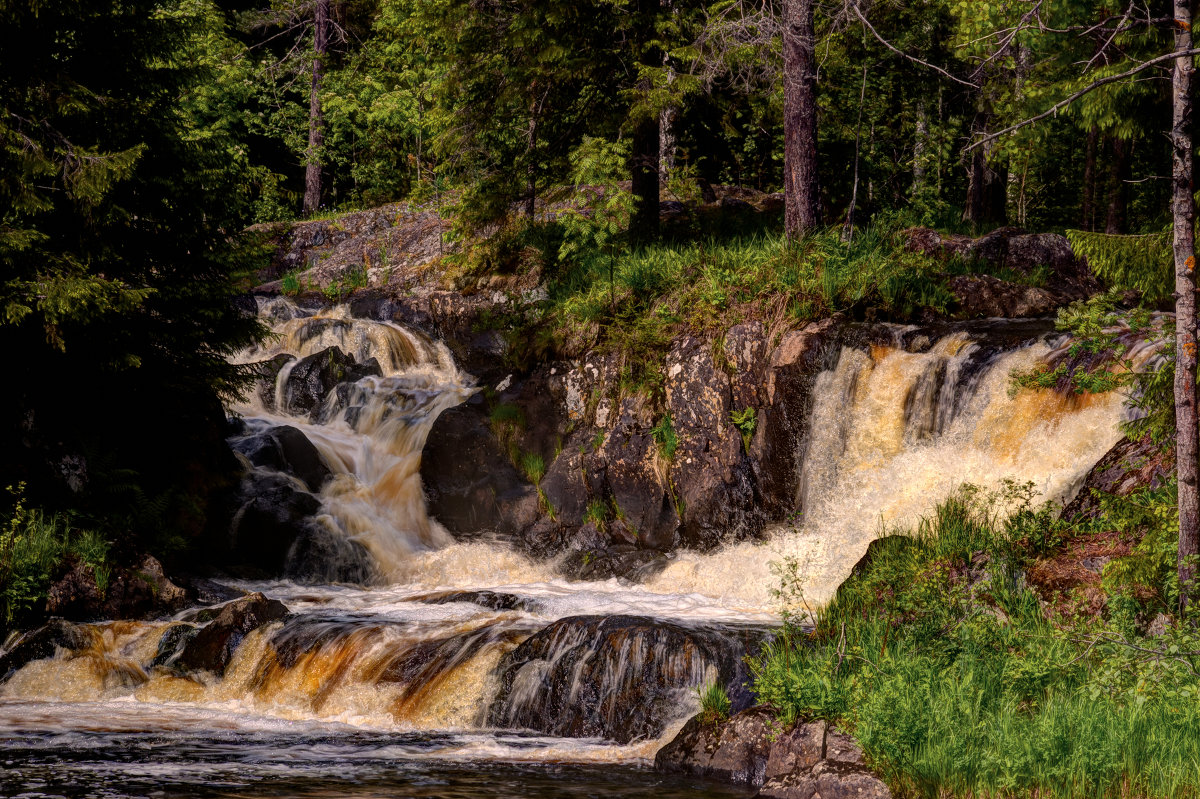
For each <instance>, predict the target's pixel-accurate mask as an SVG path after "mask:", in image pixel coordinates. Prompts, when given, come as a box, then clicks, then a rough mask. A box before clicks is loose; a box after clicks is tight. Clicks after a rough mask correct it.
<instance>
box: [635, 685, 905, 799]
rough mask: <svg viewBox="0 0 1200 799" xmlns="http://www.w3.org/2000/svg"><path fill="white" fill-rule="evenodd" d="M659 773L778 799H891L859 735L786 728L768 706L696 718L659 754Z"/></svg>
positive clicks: (821, 726)
mask: <svg viewBox="0 0 1200 799" xmlns="http://www.w3.org/2000/svg"><path fill="white" fill-rule="evenodd" d="M654 767H655V769H656V770H658V771H664V772H668V773H675V774H690V775H694V776H703V777H710V778H713V779H719V780H723V781H726V782H731V783H734V784H738V785H746V786H750V787H754V788H759V793H758V794H757V795H758V796H760V797H770V798H771V799H818V798H819V799H825V798H826V797H856V798H857V799H885V798H887V799H890V797H891V793H890V791H889V790H888V788H887V786H886V785H885V784H884V783H883V782H882V781H880V780H879V778H878V777H876V776H875V775H874V774H873V773H872V772H871V771H870V770H869V769H868V768H866V766H865V765H864V758H863V754H862V750H861V749H860V748H859V747H858V745H857V744H856V743H855V742H854V739H853V738H851V737H850V736H848V735H846V734H845V733H844V732H842V731H841V730H839V729H838V728H837V727H834V726H832V725H830V724H828V723H826V722H824V721H813V722H806V723H800V724H796V725H794V726H793V727H791V728H790V729H787V728H784V727H781V726H780V725H779V723H778V721H777V720H776V719H775V718H774V714H773V713H772V712H770V711H769V710H767V709H765V708H750V709H748V710H745V711H742V712H741V713H735V714H734V715H733V716H732V717H730V718H728V719H726V720H724V721H720V722H717V723H713V724H706V723H703V722H701V720H700V717H699V716H697V717H695V718H693V719H691V720H690V721H688V723H687V724H686V725H684V727H683V729H682V730H681V731H680V732H679V734H678V735H677V736H676V737H675V738H674V739H673V740H671V741H670V742H669V743H668V744H667V745H666V746H664V747H663V748H662V749H660V750H659V752H658V755H657V756H656V757H655V759H654Z"/></svg>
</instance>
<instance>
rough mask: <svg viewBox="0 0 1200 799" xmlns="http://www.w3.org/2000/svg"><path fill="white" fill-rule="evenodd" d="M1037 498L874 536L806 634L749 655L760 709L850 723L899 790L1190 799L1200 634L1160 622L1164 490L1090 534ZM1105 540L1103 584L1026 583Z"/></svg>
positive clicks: (1172, 516)
mask: <svg viewBox="0 0 1200 799" xmlns="http://www.w3.org/2000/svg"><path fill="white" fill-rule="evenodd" d="M1030 495H1031V492H1030V491H1029V488H1028V487H1025V486H1020V485H1015V484H1014V485H1010V486H1009V487H1008V488H1007V490H1005V491H1003V492H1000V493H999V494H991V495H989V494H985V493H983V492H980V491H978V490H976V489H973V488H970V487H966V488H964V489H963V490H962V491H960V492H959V493H958V494H957V495H955V496H953V497H951V498H950V499H948V500H946V501H945V502H943V503H942V504H941V505H939V506H938V508H937V509H936V511H935V512H934V513H933V514H932V515H931V516H930V517H929V518H927V519H926V520H924V521H922V522H921V524H920V525H919V527H918V529H917V530H915V531H913V533H912V535H910V536H899V535H897V536H888V537H885V538H883V539H881V540H880V541H878V542H876V543H875V544H873V545H872V549H871V551H870V553H869V557H868V559H867V561H866V562H865V564H860V568H859V570H857V572H856V573H855V574H854V575H853V576H852V577H851V578H850V579H849V580H848V581H847V582H846V583H845V584H844V585H843V586H842V588H841V589H840V590H839V591H838V594H837V596H836V598H835V599H834V600H833V602H832V603H831V604H830V605H829V606H827V607H826V608H824V609H823V610H821V611H820V612H818V613H817V619H816V629H815V632H813V633H812V634H811V635H806V634H804V633H803V632H802V631H801V630H800V629H799V628H798V627H796V626H789V627H787V628H786V631H785V633H784V634H783V635H781V636H780V638H779V639H778V640H777V641H776V642H775V643H774V644H773V645H771V646H770V647H769V648H768V649H766V650H765V651H764V652H763V653H762V654H761V656H760V657H759V658H758V659H756V660H755V661H754V662H753V663H752V670H753V672H754V674H755V678H756V691H757V692H758V694H759V697H760V699H761V701H763V702H764V703H766V704H769V705H772V706H774V707H775V708H777V709H778V711H779V713H780V715H781V716H782V717H783V718H784V720H785V721H790V720H792V719H795V718H803V717H822V718H830V719H839V720H841V722H842V723H843V724H845V725H846V726H848V727H849V728H851V729H852V730H853V731H854V733H855V735H856V736H857V738H858V740H859V741H860V743H861V744H862V745H863V748H864V750H865V751H866V753H867V755H868V757H869V759H870V760H871V762H872V763H873V765H874V766H875V767H876V768H877V769H878V770H879V771H880V773H881V774H882V775H883V776H884V778H885V779H887V780H888V782H889V783H890V784H891V786H892V787H893V789H894V790H895V792H896V794H897V795H898V796H919V797H943V796H972V797H985V796H986V797H1010V796H1012V797H1016V796H1038V797H1080V798H1082V797H1089V798H1090V797H1142V796H1153V797H1180V796H1183V797H1191V796H1200V703H1197V701H1196V700H1197V688H1198V684H1200V674H1198V670H1200V633H1198V632H1197V631H1196V626H1195V624H1193V623H1192V622H1193V621H1195V620H1185V622H1184V623H1179V622H1178V621H1176V622H1174V623H1172V622H1171V621H1170V620H1168V619H1166V617H1165V616H1164V615H1161V614H1163V612H1164V611H1166V609H1167V608H1169V607H1171V606H1172V604H1173V602H1174V601H1175V599H1176V597H1177V591H1178V587H1177V585H1175V584H1174V583H1173V581H1174V577H1173V571H1174V570H1173V568H1172V567H1173V565H1174V561H1175V545H1174V540H1173V536H1175V535H1176V534H1177V518H1178V517H1177V513H1176V509H1175V494H1174V487H1173V486H1167V487H1165V488H1161V489H1158V490H1156V491H1143V492H1140V493H1139V494H1136V495H1134V496H1133V497H1130V498H1127V499H1115V498H1109V499H1107V500H1106V507H1105V511H1106V512H1105V513H1104V514H1102V515H1101V516H1100V517H1099V518H1098V519H1097V520H1094V521H1090V522H1087V523H1086V524H1082V525H1072V524H1069V523H1066V522H1062V521H1058V520H1055V519H1054V517H1053V514H1052V513H1051V512H1050V511H1049V510H1048V509H1041V510H1035V509H1033V508H1031V507H1030V506H1029V496H1030ZM1006 514H1010V515H1007V520H1005V519H1004V517H1005V515H1006ZM1096 546H1099V547H1101V548H1102V549H1103V551H1104V552H1105V553H1106V555H1105V557H1112V559H1111V560H1109V561H1108V562H1107V563H1106V564H1104V565H1103V567H1102V569H1099V567H1098V566H1096V564H1095V563H1092V565H1093V566H1094V567H1096V568H1098V569H1099V571H1100V575H1099V577H1098V578H1097V579H1095V580H1083V581H1079V582H1076V583H1074V584H1072V582H1071V581H1070V580H1067V581H1065V582H1064V581H1058V582H1055V581H1054V580H1049V581H1044V582H1041V583H1038V584H1034V582H1035V581H1036V575H1037V574H1038V568H1039V566H1041V567H1042V569H1043V572H1045V571H1046V568H1045V567H1046V564H1048V563H1054V562H1058V563H1059V564H1060V565H1061V564H1062V562H1063V561H1064V559H1067V560H1069V558H1070V557H1071V556H1072V555H1071V553H1072V552H1074V553H1075V555H1080V554H1082V553H1084V552H1095V551H1097V550H1095V549H1094V547H1096ZM1089 547H1092V549H1089ZM1105 547H1107V548H1106V549H1104V548H1105ZM1072 548H1075V549H1072ZM1114 555H1115V557H1113V556H1114ZM1050 571H1051V573H1052V574H1058V575H1059V576H1060V577H1061V576H1062V575H1061V573H1059V572H1055V571H1054V570H1053V569H1051V570H1050ZM1044 576H1045V575H1044V574H1043V577H1044ZM785 585H790V586H791V589H790V590H791V591H792V592H793V593H794V592H795V591H796V590H797V589H796V585H797V583H796V582H795V581H791V582H788V581H785ZM790 599H792V600H795V599H797V597H795V596H792V597H790ZM1047 599H1049V600H1051V601H1046V600H1047ZM1152 619H1153V620H1154V621H1153V623H1150V622H1151V620H1152ZM1164 621H1165V622H1166V623H1165V624H1164ZM1148 627H1149V628H1151V629H1149V630H1148V629H1147V628H1148ZM1154 627H1158V628H1159V629H1157V630H1154V629H1153V628H1154ZM1164 627H1165V630H1164V629H1163V628H1164Z"/></svg>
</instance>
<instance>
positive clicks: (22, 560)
mask: <svg viewBox="0 0 1200 799" xmlns="http://www.w3.org/2000/svg"><path fill="white" fill-rule="evenodd" d="M24 489H25V486H24V484H21V485H19V486H16V487H11V486H10V487H9V489H8V491H9V493H10V495H12V497H13V500H14V504H13V507H12V510H11V512H10V514H9V518H8V521H7V523H6V524H5V526H4V528H3V529H2V530H0V612H2V613H3V616H2V618H0V630H3V629H11V628H13V627H15V626H18V625H20V624H21V623H22V621H23V620H24V619H25V618H26V617H28V616H29V615H31V614H32V613H34V612H36V611H37V609H38V607H39V606H40V605H41V603H43V602H44V601H45V599H46V592H47V591H48V589H49V587H50V579H51V577H52V576H53V574H54V572H55V570H56V569H57V568H58V567H59V566H60V565H61V564H62V563H63V561H65V560H66V559H67V558H68V557H72V556H73V557H76V558H78V559H79V560H80V561H82V562H83V563H85V564H87V565H88V566H90V567H91V569H92V572H93V574H94V575H95V577H96V586H97V587H98V588H99V589H100V592H101V594H103V593H104V592H105V591H107V590H108V581H109V577H110V575H111V564H110V562H109V558H108V549H109V545H108V542H107V541H105V540H104V539H103V538H102V537H101V536H100V534H99V533H96V532H94V531H91V530H77V529H75V528H74V527H73V526H72V525H71V523H70V520H69V519H68V518H67V517H65V516H62V515H59V514H55V515H51V516H47V515H46V514H44V513H42V512H41V511H39V510H31V509H28V508H26V506H25V500H24Z"/></svg>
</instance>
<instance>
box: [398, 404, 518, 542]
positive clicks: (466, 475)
mask: <svg viewBox="0 0 1200 799" xmlns="http://www.w3.org/2000/svg"><path fill="white" fill-rule="evenodd" d="M421 482H422V483H423V484H424V486H425V496H426V504H427V507H428V509H429V514H430V516H432V517H434V518H435V519H437V520H438V521H439V522H441V523H442V525H443V526H445V528H446V529H447V530H449V531H450V532H452V533H465V534H470V533H479V532H483V531H485V530H496V529H499V528H500V526H501V523H502V521H503V520H504V515H503V514H502V513H501V503H500V502H499V501H498V498H499V497H506V498H507V501H510V502H516V501H519V497H518V496H517V495H519V494H520V493H521V492H522V491H523V490H524V489H525V488H526V487H528V485H529V484H528V482H527V481H525V480H523V479H522V478H521V476H520V475H519V474H518V473H517V470H516V468H514V467H513V465H512V462H511V461H510V460H509V458H508V454H507V453H506V452H505V451H504V449H503V448H502V447H501V445H500V442H499V441H497V440H496V436H495V435H494V434H493V432H492V430H491V427H490V426H489V424H488V420H487V416H486V415H485V412H484V409H483V407H482V402H480V401H475V402H473V403H468V404H466V405H460V406H458V407H456V408H450V409H449V410H446V411H443V412H442V414H441V416H439V417H438V418H437V421H435V422H434V423H433V428H432V429H431V430H430V432H429V438H428V439H427V441H426V443H425V449H424V451H423V452H422V453H421Z"/></svg>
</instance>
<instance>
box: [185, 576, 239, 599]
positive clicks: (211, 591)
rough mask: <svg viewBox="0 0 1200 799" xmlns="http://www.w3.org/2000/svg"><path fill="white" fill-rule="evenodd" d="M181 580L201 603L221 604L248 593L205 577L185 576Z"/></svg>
mask: <svg viewBox="0 0 1200 799" xmlns="http://www.w3.org/2000/svg"><path fill="white" fill-rule="evenodd" d="M179 582H180V584H181V585H182V586H183V587H184V589H185V590H186V591H187V592H188V595H189V596H191V597H192V600H193V601H194V602H197V603H198V604H201V605H220V604H223V603H225V602H228V601H230V600H232V599H237V598H238V597H242V596H245V595H246V592H245V591H240V590H238V589H236V588H230V587H229V586H227V585H224V584H222V583H219V582H217V581H216V580H209V579H207V578H204V577H194V576H184V577H181V578H180V580H179Z"/></svg>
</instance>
